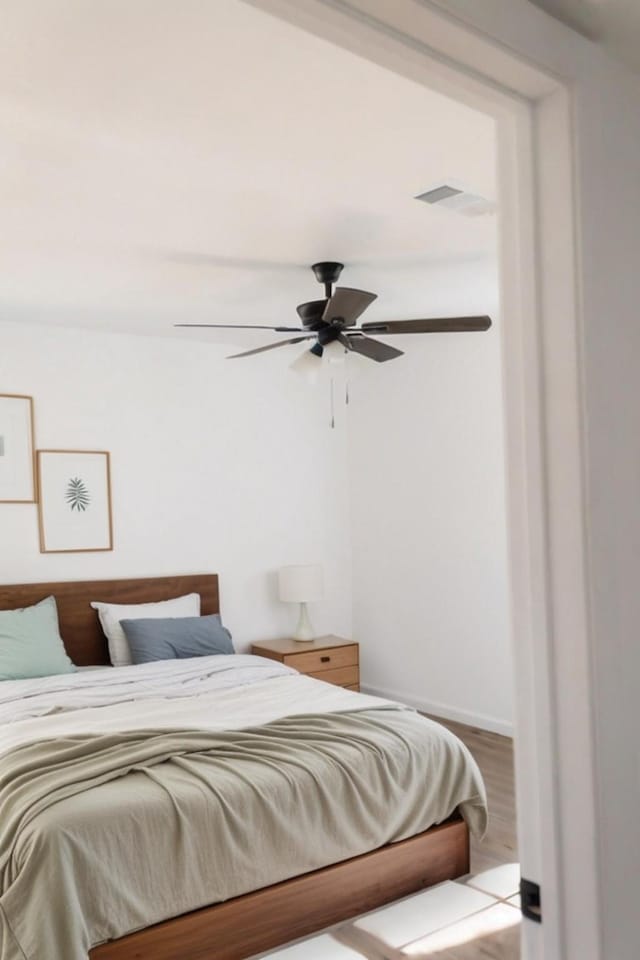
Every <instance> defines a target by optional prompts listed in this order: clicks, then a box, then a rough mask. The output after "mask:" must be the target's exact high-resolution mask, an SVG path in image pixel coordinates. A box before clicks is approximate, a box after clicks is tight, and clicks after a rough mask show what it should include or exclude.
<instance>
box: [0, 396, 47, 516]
mask: <svg viewBox="0 0 640 960" xmlns="http://www.w3.org/2000/svg"><path fill="white" fill-rule="evenodd" d="M34 449H35V426H34V416H33V397H29V396H26V395H24V394H21V393H0V503H35V502H36V501H37V499H38V488H37V485H36V469H35V454H34ZM5 459H6V461H7V462H4V461H5ZM16 474H17V476H16Z"/></svg>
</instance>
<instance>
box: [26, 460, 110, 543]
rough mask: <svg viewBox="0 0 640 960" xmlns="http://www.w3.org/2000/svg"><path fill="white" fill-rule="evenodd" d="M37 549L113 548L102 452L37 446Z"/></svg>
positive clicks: (106, 470)
mask: <svg viewBox="0 0 640 960" xmlns="http://www.w3.org/2000/svg"><path fill="white" fill-rule="evenodd" d="M38 488H39V491H40V498H39V506H38V509H39V513H40V552H41V553H83V552H85V551H93V550H113V529H112V517H111V477H110V463H109V454H108V453H107V451H106V450H38Z"/></svg>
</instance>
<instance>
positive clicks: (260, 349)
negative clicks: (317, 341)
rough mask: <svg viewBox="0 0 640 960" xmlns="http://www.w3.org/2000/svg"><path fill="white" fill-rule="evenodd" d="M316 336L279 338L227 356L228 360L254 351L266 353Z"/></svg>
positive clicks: (247, 355)
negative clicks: (263, 345) (276, 340)
mask: <svg viewBox="0 0 640 960" xmlns="http://www.w3.org/2000/svg"><path fill="white" fill-rule="evenodd" d="M314 336H315V334H312V333H308V334H307V335H306V336H303V337H294V338H293V339H292V340H278V342H277V343H268V344H267V345H266V347H256V348H255V349H254V350H245V351H244V353H232V354H231V355H230V356H228V357H227V360H237V359H238V358H239V357H251V356H253V354H254V353H264V352H265V350H275V349H276V347H286V346H288V345H289V344H290V343H302V341H303V340H308V339H309V338H310V337H314Z"/></svg>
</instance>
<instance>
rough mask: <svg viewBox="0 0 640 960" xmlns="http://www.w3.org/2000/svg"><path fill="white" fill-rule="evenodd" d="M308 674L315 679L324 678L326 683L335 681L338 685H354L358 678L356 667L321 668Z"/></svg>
mask: <svg viewBox="0 0 640 960" xmlns="http://www.w3.org/2000/svg"><path fill="white" fill-rule="evenodd" d="M308 676H310V677H315V679H316V680H326V682H327V683H336V684H337V685H338V686H339V687H350V686H355V684H357V683H358V681H359V680H360V671H359V670H358V667H357V666H355V667H339V668H338V669H337V670H322V671H320V672H319V673H309V674H308Z"/></svg>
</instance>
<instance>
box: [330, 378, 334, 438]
mask: <svg viewBox="0 0 640 960" xmlns="http://www.w3.org/2000/svg"><path fill="white" fill-rule="evenodd" d="M329 389H330V397H331V429H332V430H334V429H335V426H336V418H335V414H334V409H333V377H331V385H330V387H329Z"/></svg>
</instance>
